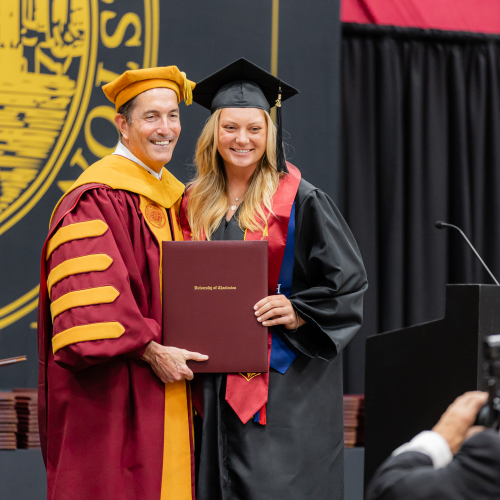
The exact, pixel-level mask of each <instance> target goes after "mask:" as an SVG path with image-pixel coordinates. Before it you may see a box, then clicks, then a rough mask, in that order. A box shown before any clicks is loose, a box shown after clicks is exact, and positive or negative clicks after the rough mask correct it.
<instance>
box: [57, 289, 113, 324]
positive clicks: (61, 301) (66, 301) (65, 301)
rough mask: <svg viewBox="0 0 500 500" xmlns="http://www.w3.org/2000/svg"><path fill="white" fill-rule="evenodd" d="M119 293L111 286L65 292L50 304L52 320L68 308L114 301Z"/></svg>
mask: <svg viewBox="0 0 500 500" xmlns="http://www.w3.org/2000/svg"><path fill="white" fill-rule="evenodd" d="M119 295H120V292H119V291H118V290H117V289H116V288H115V287H113V286H99V287H96V288H87V289H85V290H75V291H74V292H69V293H66V294H64V295H62V296H61V297H59V298H58V299H57V300H54V302H52V304H50V312H51V313H52V322H54V319H55V317H56V316H58V315H59V314H61V313H63V312H64V311H67V310H68V309H72V308H74V307H83V306H91V305H98V304H110V303H111V302H114V301H115V300H116V299H117V297H118V296H119Z"/></svg>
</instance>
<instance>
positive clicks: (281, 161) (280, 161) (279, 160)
mask: <svg viewBox="0 0 500 500" xmlns="http://www.w3.org/2000/svg"><path fill="white" fill-rule="evenodd" d="M278 92H279V93H278V99H276V128H277V129H278V130H277V134H276V166H277V168H278V172H285V174H288V169H287V168H286V160H285V151H284V149H283V125H282V119H281V85H280V89H279V91H278Z"/></svg>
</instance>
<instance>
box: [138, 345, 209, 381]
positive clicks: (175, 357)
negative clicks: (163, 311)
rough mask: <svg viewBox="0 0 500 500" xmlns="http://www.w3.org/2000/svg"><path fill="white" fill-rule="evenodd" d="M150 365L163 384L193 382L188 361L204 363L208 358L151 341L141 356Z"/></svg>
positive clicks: (197, 353)
mask: <svg viewBox="0 0 500 500" xmlns="http://www.w3.org/2000/svg"><path fill="white" fill-rule="evenodd" d="M142 359H143V360H144V361H146V362H147V363H149V364H150V365H151V368H152V369H153V371H154V372H155V373H156V375H157V377H158V378H159V379H160V380H161V381H162V382H163V383H164V384H167V383H168V382H175V381H177V380H183V379H186V380H193V372H192V371H191V370H190V369H189V367H188V366H187V364H186V361H187V360H188V359H192V360H194V361H206V360H207V359H208V356H205V355H204V354H200V353H199V352H191V351H186V349H178V348H177V347H170V346H163V345H160V344H157V343H156V342H154V341H151V342H150V343H149V345H148V347H147V348H146V351H145V352H144V355H143V356H142Z"/></svg>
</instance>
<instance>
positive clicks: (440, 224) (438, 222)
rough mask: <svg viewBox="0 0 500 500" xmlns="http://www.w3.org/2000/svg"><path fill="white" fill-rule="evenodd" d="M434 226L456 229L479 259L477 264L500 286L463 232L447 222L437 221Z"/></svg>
mask: <svg viewBox="0 0 500 500" xmlns="http://www.w3.org/2000/svg"><path fill="white" fill-rule="evenodd" d="M434 225H435V226H436V227H437V228H438V229H446V228H447V227H452V228H453V229H456V230H457V231H458V232H459V233H460V234H461V235H462V236H463V237H464V240H465V241H466V242H467V243H468V244H469V246H470V247H471V248H472V251H473V252H474V253H475V255H476V257H477V258H478V259H479V262H481V264H482V265H483V267H484V268H485V269H486V271H488V274H489V275H490V276H491V277H492V279H493V281H494V282H495V283H496V284H497V285H500V283H498V281H497V279H496V278H495V276H493V273H492V272H491V271H490V270H489V269H488V266H487V265H486V264H485V263H484V261H483V259H481V257H480V256H479V254H478V253H477V251H476V249H475V248H474V247H473V246H472V243H471V242H470V241H469V239H468V238H467V236H465V234H464V232H463V231H462V230H461V229H460V228H459V227H458V226H454V225H453V224H448V223H447V222H443V221H442V220H437V221H436V222H435V223H434Z"/></svg>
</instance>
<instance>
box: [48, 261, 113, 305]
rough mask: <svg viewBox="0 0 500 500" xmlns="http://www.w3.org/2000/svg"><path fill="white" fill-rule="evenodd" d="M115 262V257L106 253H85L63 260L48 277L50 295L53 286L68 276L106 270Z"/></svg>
mask: <svg viewBox="0 0 500 500" xmlns="http://www.w3.org/2000/svg"><path fill="white" fill-rule="evenodd" d="M112 263H113V259H112V258H111V257H110V256H109V255H106V254H104V253H96V254H92V255H85V256H83V257H75V258H74V259H68V260H65V261H64V262H61V264H59V265H58V266H56V267H54V269H52V271H50V274H49V277H48V279H47V289H48V291H49V297H50V294H51V292H52V287H53V286H54V285H55V284H56V283H58V282H59V281H61V280H62V279H64V278H67V277H68V276H71V275H73V274H80V273H90V272H92V271H104V270H106V269H107V268H108V267H109V266H110V265H111V264H112Z"/></svg>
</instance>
